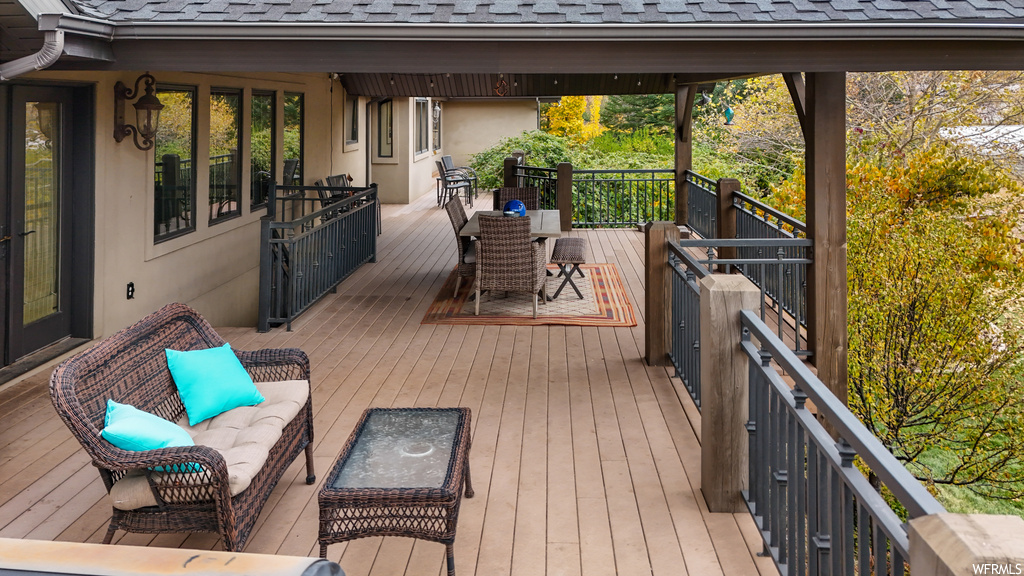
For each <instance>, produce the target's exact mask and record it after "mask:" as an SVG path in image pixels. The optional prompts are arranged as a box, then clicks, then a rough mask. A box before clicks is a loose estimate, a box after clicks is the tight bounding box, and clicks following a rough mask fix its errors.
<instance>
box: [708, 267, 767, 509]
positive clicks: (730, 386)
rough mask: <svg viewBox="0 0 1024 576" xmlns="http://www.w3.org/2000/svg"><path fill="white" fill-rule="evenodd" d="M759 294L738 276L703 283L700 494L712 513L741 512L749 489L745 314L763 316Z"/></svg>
mask: <svg viewBox="0 0 1024 576" xmlns="http://www.w3.org/2000/svg"><path fill="white" fill-rule="evenodd" d="M760 299H761V291H760V290H758V288H757V287H756V286H754V284H753V283H751V282H750V280H747V278H746V277H744V276H740V275H739V274H712V275H710V276H706V277H704V278H701V279H700V382H701V407H700V416H701V418H700V420H701V447H700V455H701V491H702V492H703V493H704V500H705V502H707V505H708V510H709V511H711V512H743V511H745V510H746V504H745V503H744V501H743V495H742V494H741V491H743V490H746V489H747V483H748V482H747V480H748V473H749V470H748V469H747V458H748V452H749V436H748V435H747V429H746V423H747V419H748V418H747V414H748V412H749V406H748V403H747V402H748V401H747V398H748V396H749V394H748V386H747V380H748V376H747V375H748V366H747V362H748V360H747V357H746V355H745V353H744V352H743V349H742V348H741V347H740V333H741V331H742V329H743V328H742V325H741V323H740V311H741V310H760V306H761V303H760Z"/></svg>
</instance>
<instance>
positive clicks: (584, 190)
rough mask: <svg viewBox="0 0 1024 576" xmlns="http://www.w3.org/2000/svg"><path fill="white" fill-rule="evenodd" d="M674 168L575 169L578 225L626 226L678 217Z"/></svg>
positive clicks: (574, 217) (574, 213)
mask: <svg viewBox="0 0 1024 576" xmlns="http://www.w3.org/2000/svg"><path fill="white" fill-rule="evenodd" d="M675 211H676V208H675V171H674V170H573V172H572V224H573V227H574V228H625V227H633V226H640V225H643V224H645V223H647V222H651V221H655V220H675V217H676V216H675Z"/></svg>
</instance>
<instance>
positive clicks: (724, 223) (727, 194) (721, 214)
mask: <svg viewBox="0 0 1024 576" xmlns="http://www.w3.org/2000/svg"><path fill="white" fill-rule="evenodd" d="M715 188H716V189H717V192H718V218H717V220H718V236H717V237H718V238H720V239H731V238H735V237H736V211H735V210H733V208H732V195H733V194H734V193H736V192H739V191H740V181H739V180H736V179H734V178H719V180H718V182H717V183H716V185H715ZM737 253H738V252H737V250H736V247H735V246H722V247H720V248H719V249H718V257H719V258H736V255H737Z"/></svg>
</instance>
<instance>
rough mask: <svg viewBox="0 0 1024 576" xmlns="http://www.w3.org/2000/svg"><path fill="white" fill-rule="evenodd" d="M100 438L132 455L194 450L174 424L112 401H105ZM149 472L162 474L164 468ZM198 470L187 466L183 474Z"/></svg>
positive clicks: (193, 465) (192, 443)
mask: <svg viewBox="0 0 1024 576" xmlns="http://www.w3.org/2000/svg"><path fill="white" fill-rule="evenodd" d="M100 436H102V437H103V438H104V439H105V440H106V441H107V442H110V443H111V444H113V445H114V446H117V447H118V448H120V449H122V450H132V451H135V452H141V451H144V450H156V449H158V448H173V447H175V446H195V442H193V441H192V437H191V436H189V435H188V432H186V431H185V430H184V429H183V428H182V427H181V426H178V425H177V424H175V423H174V422H171V421H169V420H164V419H163V418H161V417H159V416H157V415H155V414H150V413H149V412H145V411H143V410H139V409H138V408H136V407H134V406H131V405H129V404H118V403H117V402H114V401H113V400H107V413H106V415H105V416H104V417H103V430H100ZM153 469H154V470H156V471H158V472H164V471H166V469H165V467H164V466H157V467H156V468H153ZM198 469H199V466H198V465H196V464H190V465H189V469H188V470H187V471H190V472H195V471H198Z"/></svg>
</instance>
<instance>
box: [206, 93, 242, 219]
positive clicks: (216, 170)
mask: <svg viewBox="0 0 1024 576" xmlns="http://www.w3.org/2000/svg"><path fill="white" fill-rule="evenodd" d="M241 104H242V94H241V91H239V90H223V89H217V88H215V89H213V90H210V223H211V224H213V223H214V222H219V221H221V220H224V219H227V218H230V217H232V216H238V215H239V214H241V213H242V206H241V204H242V195H241V193H240V191H239V188H238V183H239V182H241V180H242V164H241V162H239V161H238V160H239V158H238V150H239V149H240V146H241V138H242V132H241V130H239V125H240V122H239V120H240V118H241V108H242V106H241Z"/></svg>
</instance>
